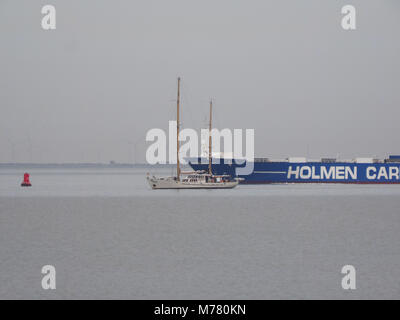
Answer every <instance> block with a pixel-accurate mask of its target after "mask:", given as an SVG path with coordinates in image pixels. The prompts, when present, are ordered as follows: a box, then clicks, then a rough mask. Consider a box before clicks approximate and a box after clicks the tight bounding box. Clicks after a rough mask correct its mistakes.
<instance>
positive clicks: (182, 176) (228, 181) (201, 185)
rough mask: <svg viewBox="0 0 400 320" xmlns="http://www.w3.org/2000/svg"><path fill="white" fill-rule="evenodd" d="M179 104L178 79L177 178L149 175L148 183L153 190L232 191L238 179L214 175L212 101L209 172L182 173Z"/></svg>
mask: <svg viewBox="0 0 400 320" xmlns="http://www.w3.org/2000/svg"><path fill="white" fill-rule="evenodd" d="M179 104H180V78H178V96H177V104H176V109H177V116H176V129H177V130H176V132H177V135H176V140H177V148H176V159H177V163H176V176H173V177H160V178H158V177H155V176H152V177H150V175H149V174H147V181H148V183H149V185H150V187H151V188H152V189H232V188H234V187H236V186H237V185H238V183H239V180H238V179H233V178H232V177H231V176H230V175H214V174H213V173H212V156H211V150H212V144H211V143H212V137H211V128H212V127H211V126H212V125H211V121H212V101H210V123H209V150H208V155H209V158H208V160H209V163H208V172H207V171H193V172H182V171H181V168H180V161H179V149H180V143H179V129H180V126H179V107H180V106H179Z"/></svg>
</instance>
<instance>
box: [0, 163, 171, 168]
mask: <svg viewBox="0 0 400 320" xmlns="http://www.w3.org/2000/svg"><path fill="white" fill-rule="evenodd" d="M175 166H176V165H175V164H155V165H150V164H146V163H137V164H132V163H0V169H10V168H15V169H21V168H31V169H35V168H39V169H57V168H58V169H60V168H62V169H77V168H105V169H109V168H171V167H175Z"/></svg>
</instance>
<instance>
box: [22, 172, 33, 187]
mask: <svg viewBox="0 0 400 320" xmlns="http://www.w3.org/2000/svg"><path fill="white" fill-rule="evenodd" d="M31 186H32V184H31V182H30V181H29V173H24V181H23V182H22V183H21V187H31Z"/></svg>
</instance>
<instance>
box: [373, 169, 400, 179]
mask: <svg viewBox="0 0 400 320" xmlns="http://www.w3.org/2000/svg"><path fill="white" fill-rule="evenodd" d="M399 173H400V170H399V168H398V167H389V168H386V167H380V168H379V170H378V168H376V167H368V168H367V179H368V180H399V178H400V177H399Z"/></svg>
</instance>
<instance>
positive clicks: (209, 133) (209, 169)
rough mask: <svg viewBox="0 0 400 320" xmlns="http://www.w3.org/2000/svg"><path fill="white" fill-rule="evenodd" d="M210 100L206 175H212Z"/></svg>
mask: <svg viewBox="0 0 400 320" xmlns="http://www.w3.org/2000/svg"><path fill="white" fill-rule="evenodd" d="M211 122H212V100H210V128H209V130H208V173H209V174H212V166H211V162H212V145H211V140H212V139H211V130H212V127H211Z"/></svg>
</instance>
